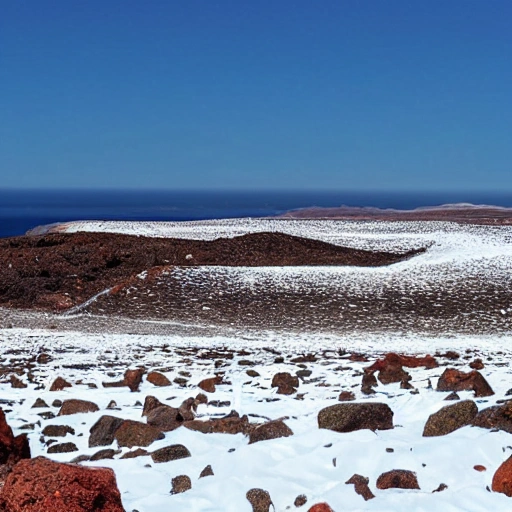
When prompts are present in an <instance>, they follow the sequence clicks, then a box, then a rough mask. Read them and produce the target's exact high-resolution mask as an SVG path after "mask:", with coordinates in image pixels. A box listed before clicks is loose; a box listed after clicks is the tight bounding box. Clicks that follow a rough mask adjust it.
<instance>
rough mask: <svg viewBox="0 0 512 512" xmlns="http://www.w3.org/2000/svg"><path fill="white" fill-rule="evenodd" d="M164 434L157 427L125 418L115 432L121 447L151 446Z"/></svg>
mask: <svg viewBox="0 0 512 512" xmlns="http://www.w3.org/2000/svg"><path fill="white" fill-rule="evenodd" d="M164 437H165V436H164V434H163V433H162V432H161V431H160V430H159V429H158V428H156V427H152V426H151V425H146V424H145V423H140V422H138V421H133V420H124V421H123V422H122V423H121V425H120V426H119V427H118V428H117V430H116V431H115V433H114V439H116V440H117V443H118V445H119V446H120V447H122V446H126V447H128V448H133V447H134V446H149V445H150V444H151V443H153V442H154V441H157V440H159V439H163V438H164Z"/></svg>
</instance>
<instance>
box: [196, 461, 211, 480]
mask: <svg viewBox="0 0 512 512" xmlns="http://www.w3.org/2000/svg"><path fill="white" fill-rule="evenodd" d="M205 476H213V469H212V467H211V466H210V464H208V466H206V467H205V468H204V469H203V471H201V474H200V475H199V478H204V477H205Z"/></svg>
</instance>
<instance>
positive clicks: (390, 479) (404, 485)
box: [377, 469, 420, 489]
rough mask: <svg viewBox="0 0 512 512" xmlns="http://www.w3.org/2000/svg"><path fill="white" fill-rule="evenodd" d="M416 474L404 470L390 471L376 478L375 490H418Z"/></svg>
mask: <svg viewBox="0 0 512 512" xmlns="http://www.w3.org/2000/svg"><path fill="white" fill-rule="evenodd" d="M419 488H420V486H419V485H418V479H417V478H416V473H414V472H412V471H408V470H406V469H392V470H391V471H386V472H385V473H382V474H381V475H380V476H379V478H377V489H419Z"/></svg>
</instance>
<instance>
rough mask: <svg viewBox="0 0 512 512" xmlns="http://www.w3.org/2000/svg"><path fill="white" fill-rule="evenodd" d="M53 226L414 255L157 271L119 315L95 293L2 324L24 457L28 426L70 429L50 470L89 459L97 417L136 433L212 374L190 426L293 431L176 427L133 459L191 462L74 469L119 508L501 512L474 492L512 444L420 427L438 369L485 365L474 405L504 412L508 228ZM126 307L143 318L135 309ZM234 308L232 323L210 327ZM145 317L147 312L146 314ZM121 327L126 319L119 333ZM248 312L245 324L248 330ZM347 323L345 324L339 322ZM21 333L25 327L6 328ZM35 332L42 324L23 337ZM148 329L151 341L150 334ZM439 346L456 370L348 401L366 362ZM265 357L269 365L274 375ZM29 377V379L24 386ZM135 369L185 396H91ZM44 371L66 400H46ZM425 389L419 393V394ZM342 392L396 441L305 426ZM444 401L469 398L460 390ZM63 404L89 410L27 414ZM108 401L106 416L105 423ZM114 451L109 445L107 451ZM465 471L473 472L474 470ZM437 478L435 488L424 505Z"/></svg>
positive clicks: (109, 391)
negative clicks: (112, 405) (102, 472)
mask: <svg viewBox="0 0 512 512" xmlns="http://www.w3.org/2000/svg"><path fill="white" fill-rule="evenodd" d="M60 230H65V231H68V232H73V231H108V232H122V233H130V234H135V235H145V236H165V237H177V238H195V239H213V238H218V237H229V236H237V235H242V234H245V233H249V232H255V231H280V232H284V233H288V234H292V235H296V236H303V237H309V238H316V239H319V240H323V241H327V242H331V243H334V244H339V245H344V246H349V247H355V248H363V249H370V250H389V251H408V250H410V249H412V248H419V247H427V248H428V250H427V251H426V252H425V253H424V254H421V255H419V256H417V257H414V258H412V259H410V260H408V261H405V262H402V263H399V264H396V265H391V266H389V267H382V268H357V267H316V268H313V267H297V268H228V267H215V268H212V267H209V268H188V269H187V268H181V269H169V271H168V273H167V274H165V272H164V273H163V274H162V278H161V279H154V280H153V281H151V282H149V281H150V280H149V279H142V278H143V277H145V276H141V279H139V280H137V281H136V284H134V285H133V287H132V288H128V290H127V291H126V297H124V296H123V297H121V299H122V300H121V299H118V298H117V297H118V296H116V297H114V299H115V300H118V302H115V303H113V305H112V304H110V307H111V310H110V312H109V311H108V306H109V303H108V300H110V299H109V295H108V294H104V295H102V296H100V297H98V298H97V300H95V301H93V302H92V303H91V304H89V305H87V306H86V307H84V308H82V310H80V314H79V315H76V314H75V315H69V316H52V315H47V316H46V317H45V316H44V315H41V314H35V313H34V314H32V313H30V314H29V313H16V315H12V318H13V319H14V320H12V323H13V325H14V327H15V328H10V329H8V328H5V329H0V346H1V347H2V355H1V357H2V361H1V368H2V370H3V375H4V379H3V382H2V383H0V398H1V399H2V400H3V402H2V404H3V405H2V407H3V408H4V409H7V410H10V412H8V413H7V418H8V421H9V423H10V424H11V425H12V426H13V427H14V430H15V433H19V432H22V431H24V430H20V428H21V427H23V425H26V424H27V423H36V425H35V427H34V429H33V430H32V431H30V430H29V431H28V432H29V438H30V443H31V448H32V452H33V455H38V454H46V450H47V446H46V445H45V444H44V442H45V441H46V440H47V439H45V438H41V431H42V429H43V428H44V426H46V425H49V424H65V425H69V426H71V427H73V428H74V429H75V435H73V436H70V435H68V436H66V438H64V439H62V441H66V442H67V441H72V442H74V443H75V444H76V445H77V447H78V452H73V453H67V454H60V455H50V456H51V457H52V458H54V459H56V460H59V461H70V460H72V459H73V458H74V457H75V456H76V455H78V454H89V455H92V454H93V453H96V452H97V451H98V450H99V449H100V448H99V447H98V448H88V436H89V429H90V427H91V426H92V425H93V424H94V423H95V422H96V420H97V419H98V418H99V417H100V416H101V415H104V414H110V415H114V416H119V417H122V418H126V419H134V420H138V421H145V420H144V418H141V412H142V407H141V405H140V404H141V403H143V402H144V399H145V397H146V396H148V395H153V396H156V397H157V398H158V399H159V400H161V401H162V402H164V403H166V404H169V405H172V406H179V405H180V404H181V403H182V401H183V400H185V399H186V398H189V397H194V396H196V395H197V393H199V392H200V391H201V390H200V389H199V388H198V386H197V384H198V383H199V382H200V381H201V380H202V379H204V378H207V377H211V376H213V375H214V373H215V372H216V371H222V372H224V375H225V376H224V379H225V381H227V382H230V384H225V385H220V386H218V388H217V391H216V392H215V393H213V394H210V395H209V397H208V398H209V399H210V400H219V401H221V402H222V401H225V402H229V405H225V406H222V407H216V406H213V405H208V406H207V405H200V406H199V408H198V411H197V412H198V417H199V418H208V417H221V416H223V415H225V414H228V413H229V412H230V411H231V410H232V409H234V410H236V411H238V413H240V414H241V415H242V414H248V415H252V416H250V419H251V421H256V422H258V421H264V420H265V419H277V418H283V417H284V418H286V419H285V423H286V424H287V425H288V426H289V427H290V428H291V429H292V431H293V432H294V435H292V436H290V437H286V438H281V439H274V440H270V441H263V442H259V443H256V444H251V445H249V444H248V439H247V438H246V437H244V436H243V435H242V434H237V435H230V434H201V433H199V432H194V431H191V430H188V429H186V428H184V427H180V428H178V429H177V430H175V431H173V432H169V433H167V434H166V436H165V439H163V440H161V441H157V442H155V443H154V444H153V445H151V447H149V451H153V450H155V449H157V448H160V447H163V446H167V445H170V444H176V443H180V444H184V445H185V446H186V447H187V448H188V449H189V450H190V452H191V454H192V456H191V457H190V458H186V459H181V460H177V461H173V462H168V463H162V464H156V463H153V461H152V459H151V458H150V457H149V456H143V457H139V458H135V459H120V456H121V455H122V454H123V453H125V452H126V451H127V449H126V448H125V449H123V451H122V453H120V454H119V455H116V457H115V458H114V459H113V460H101V461H99V462H94V463H92V462H84V464H87V465H103V466H109V467H112V468H113V469H114V470H115V473H116V476H117V480H118V484H119V488H120V490H121V494H122V499H123V503H124V506H125V508H126V510H127V511H128V512H131V511H132V510H137V511H139V512H160V511H162V512H165V511H169V510H179V511H192V512H221V511H222V512H229V511H233V512H235V511H236V512H244V511H247V512H250V511H251V506H250V504H249V502H248V501H247V500H246V497H245V495H246V492H247V491H248V490H249V489H251V488H255V487H256V488H263V489H265V490H267V491H268V492H269V493H270V496H271V498H272V501H273V503H274V506H275V510H276V511H278V512H281V511H285V510H288V509H290V510H295V509H296V508H295V506H294V504H293V503H294V500H295V498H296V497H297V496H298V495H300V494H305V495H306V496H307V499H308V502H307V504H306V505H304V506H303V507H301V508H300V509H298V510H304V511H305V510H308V508H309V507H310V506H311V505H313V504H314V503H316V502H320V501H326V502H328V503H329V504H330V506H331V507H332V508H333V509H334V511H335V512H340V511H378V512H388V511H389V512H400V511H403V512H411V511H418V512H422V511H429V512H430V511H438V510H442V511H443V512H455V511H460V512H462V511H472V512H484V511H485V512H488V511H491V510H492V511H507V510H511V509H512V498H508V497H506V496H504V495H502V494H498V493H492V492H489V490H488V488H490V486H491V481H492V476H493V474H494V472H495V471H496V469H497V468H498V466H499V465H500V464H501V463H502V462H503V461H504V460H506V459H507V458H508V457H509V456H510V455H511V454H512V438H511V435H510V434H508V433H506V432H503V431H496V432H495V431H490V430H485V429H481V428H476V427H470V426H466V427H463V428H461V429H459V430H457V431H455V432H452V433H451V434H448V435H446V436H443V437H422V432H423V427H424V425H425V422H426V420H427V418H428V417H429V415H430V414H432V413H433V412H435V411H437V410H439V409H440V408H441V407H443V406H445V405H447V404H451V403H453V402H445V401H444V399H445V397H446V395H447V393H443V392H437V391H435V388H436V383H437V379H438V377H439V376H440V375H441V373H442V372H443V370H444V368H445V367H446V366H455V367H457V368H459V369H461V370H464V371H469V369H470V368H469V363H470V362H471V361H473V360H474V359H475V358H481V359H482V360H483V362H484V363H485V368H484V369H483V370H482V371H481V373H482V374H483V375H484V377H485V378H486V379H487V380H488V382H489V384H490V385H491V386H492V388H493V389H494V391H495V395H493V396H491V397H489V398H484V399H475V402H476V404H477V406H478V408H479V409H483V408H486V407H488V406H491V405H494V404H495V403H496V402H497V400H501V399H504V398H505V396H506V392H507V391H508V390H509V389H510V388H512V369H511V367H510V360H511V356H512V336H511V334H510V333H511V331H510V329H511V325H512V324H511V323H510V320H509V318H510V317H512V299H511V297H512V296H511V295H510V285H511V276H512V228H511V227H491V226H471V225H459V224H452V223H441V222H391V223H390V222H340V221H324V220H322V221H299V220H293V221H286V220H277V219H238V220H237V219H235V220H226V221H204V222H191V223H187V222H181V223H151V222H145V223H135V222H123V223H121V222H99V221H98V222H74V223H69V224H67V225H65V226H63V227H61V228H60ZM171 287H175V288H177V289H182V290H183V293H182V295H179V301H178V300H176V297H178V295H177V294H176V293H177V292H176V293H174V292H173V293H174V295H172V294H171V295H166V294H165V293H163V292H162V290H168V289H170V288H171ZM180 293H181V292H180ZM152 294H153V297H156V298H155V299H153V298H152V296H151V295H152ZM168 297H172V298H173V300H174V302H170V301H169V300H167V299H168ZM114 299H112V300H114ZM308 300H309V301H310V302H308ZM152 301H154V302H152ZM180 301H181V302H180ZM141 302H142V303H143V304H145V305H146V306H147V305H148V304H149V305H150V306H151V307H150V308H149V307H148V308H145V307H143V306H140V305H139V304H140V303H141ZM133 304H136V305H135V306H133ZM275 305H279V307H278V308H277V309H276V308H274V306H275ZM235 306H236V307H238V308H239V310H237V312H236V313H237V315H238V316H236V317H233V318H229V319H228V321H225V319H226V315H227V314H228V313H230V311H231V309H232V308H234V307H235ZM102 308H105V309H104V310H103V309H102ZM159 308H161V309H159ZM179 308H181V309H179ZM112 311H114V312H115V313H112ZM306 311H307V312H308V313H306ZM155 312H156V313H157V314H156V317H152V316H151V315H153V314H155ZM438 312H439V313H438ZM150 313H151V314H150ZM181 313H183V314H181ZM334 313H335V314H336V319H334ZM123 315H125V317H128V316H129V317H130V319H126V320H125V321H123ZM166 315H167V316H166ZM255 316H258V317H259V320H260V321H259V322H253V321H252V319H253V318H254V317H255ZM347 317H348V318H349V319H351V320H350V321H348V320H344V318H347ZM461 318H462V319H466V320H464V321H461ZM331 320H332V321H331ZM334 320H336V321H334ZM370 320H371V321H370ZM441 320H442V321H441ZM0 321H1V322H2V323H3V325H7V324H8V322H9V315H8V312H5V311H3V310H2V311H0ZM24 322H26V325H31V326H32V327H33V328H32V329H22V328H19V326H22V325H23V324H24ZM365 322H366V324H365ZM81 323H82V324H83V326H84V328H83V329H80V325H81ZM38 325H44V326H47V327H50V326H51V327H52V328H51V329H38V328H37V326H38ZM365 325H366V328H364V326H365ZM151 326H153V327H152V328H154V332H156V333H157V334H151V332H153V331H151V328H150V327H151ZM433 326H435V328H434V327H433ZM71 329H76V331H73V330H71ZM85 331H87V332H85ZM468 332H471V333H473V334H467V333H468ZM128 333H137V334H128ZM213 349H215V350H218V351H219V352H221V353H225V354H226V357H223V358H222V360H223V362H222V363H218V364H217V366H216V365H215V360H214V359H212V358H203V357H202V355H204V354H205V353H206V352H207V351H209V350H213ZM447 350H455V351H457V352H458V353H460V356H461V357H460V359H458V360H456V361H450V360H447V359H446V358H443V357H438V361H439V363H440V365H441V366H440V367H438V368H435V369H431V370H426V369H423V368H416V369H409V370H408V371H409V373H410V374H411V376H412V381H411V384H412V385H413V386H414V388H416V389H417V390H418V391H419V393H417V394H416V393H411V392H410V391H409V390H403V389H400V386H399V384H389V385H387V386H384V385H382V384H380V383H379V386H378V388H377V393H376V394H375V395H372V396H366V395H363V394H362V393H361V390H360V385H361V376H362V370H363V369H364V368H365V367H367V366H369V365H370V364H371V363H372V362H374V361H375V360H376V359H377V358H378V357H379V356H381V355H382V354H384V353H387V352H390V351H395V352H398V353H404V354H411V355H412V354H420V355H423V354H432V355H433V354H435V353H436V352H439V353H441V354H442V353H445V352H446V351H447ZM41 353H47V354H49V355H50V356H51V358H52V359H51V361H50V362H49V363H45V364H38V363H35V362H34V357H35V356H37V355H38V354H41ZM277 353H279V354H280V355H281V356H282V357H283V358H284V361H283V362H277V363H276V362H275V359H276V357H277V356H278V354H277ZM308 353H314V354H316V356H317V360H316V361H314V362H306V363H304V364H297V363H292V362H291V359H292V358H293V357H295V356H297V355H301V354H308ZM352 353H358V354H366V355H367V356H368V359H369V360H368V362H357V361H352V360H350V359H349V356H350V354H352ZM228 354H232V355H233V358H232V359H230V358H229V357H228ZM242 359H245V360H249V361H251V362H252V363H254V365H253V366H251V367H250V368H251V369H252V370H255V371H256V372H258V374H259V376H255V377H251V376H249V375H248V374H247V373H246V372H247V368H248V367H247V366H242V365H240V364H238V363H239V361H240V360H242ZM217 361H218V359H217ZM29 364H30V365H31V366H30V373H31V374H32V376H33V377H32V378H33V380H34V381H35V382H36V383H38V384H36V383H30V382H29V381H28V375H27V367H28V366H27V365H29ZM219 365H220V366H219ZM137 366H144V367H145V368H146V370H148V371H150V370H159V371H162V372H163V373H164V374H165V375H166V376H167V377H168V378H169V379H170V380H171V381H174V379H175V378H177V377H181V378H186V379H187V383H186V385H185V386H184V387H183V386H181V385H179V384H177V383H174V382H173V384H172V385H171V386H169V387H163V388H158V387H155V386H153V385H152V384H150V383H149V382H147V381H146V380H144V382H143V383H142V385H141V388H140V391H138V392H135V393H130V392H129V391H128V389H127V388H104V387H102V384H101V383H102V382H103V381H112V380H115V379H117V378H119V377H121V376H122V374H123V373H124V371H125V370H126V369H128V368H135V367H137ZM304 369H306V370H310V371H311V372H312V373H311V375H310V376H308V377H305V378H303V379H302V380H301V382H300V385H299V388H298V390H297V393H296V394H293V395H290V396H284V395H277V394H276V389H275V388H271V386H270V384H271V379H272V376H273V375H274V374H276V373H277V372H280V371H285V372H290V373H291V374H295V372H296V371H298V370H304ZM16 370H22V372H24V373H23V375H21V377H20V378H21V379H22V380H23V381H25V382H27V384H28V387H27V388H25V389H14V388H12V387H11V385H10V383H9V375H10V373H11V372H14V371H16ZM57 376H61V377H64V378H65V379H66V380H68V381H70V382H71V383H73V387H72V388H69V389H66V390H64V391H59V392H50V391H49V387H50V385H51V383H52V382H53V380H54V379H55V378H56V377H57ZM428 379H430V381H431V383H432V386H433V389H430V388H429V387H428ZM79 382H82V384H80V383H79ZM87 384H95V385H96V386H97V388H90V387H88V386H87ZM341 391H352V392H354V393H355V395H356V401H358V402H361V401H362V402H385V403H386V404H388V405H389V406H390V407H391V409H392V410H393V412H394V418H393V422H394V425H395V428H394V429H392V430H386V431H376V432H372V431H369V430H361V431H356V432H352V433H344V434H341V433H336V432H332V431H329V430H321V429H319V428H318V424H317V414H318V412H319V411H320V410H321V409H322V408H324V407H326V406H329V405H333V404H336V403H338V395H339V393H340V392H341ZM459 395H460V397H461V399H474V398H473V396H472V395H473V393H472V392H460V393H459ZM36 398H42V399H44V400H45V401H46V402H47V403H48V404H49V405H50V407H49V408H48V409H32V408H31V406H32V404H33V403H34V401H35V400H36ZM67 398H81V399H85V400H91V401H93V402H95V403H96V404H97V405H98V406H99V407H100V411H98V412H95V413H89V414H77V415H72V416H60V417H55V418H53V419H47V420H43V419H42V418H41V417H40V416H39V415H38V413H40V412H41V411H43V412H45V411H46V412H47V411H48V410H51V411H53V412H54V413H55V414H56V413H57V411H58V409H57V408H55V407H51V403H52V402H53V400H54V399H61V400H64V399H67ZM276 399H277V400H276ZM111 400H115V401H116V402H117V404H118V406H119V407H120V409H121V410H119V411H116V410H114V411H112V410H107V409H106V407H107V404H108V403H109V402H110V401H111ZM137 403H138V404H139V405H137ZM9 404H10V405H9ZM25 432H26V430H25ZM113 448H117V446H116V445H115V443H114V446H113ZM388 449H392V451H391V450H388ZM207 465H211V466H212V469H213V472H214V476H209V477H205V478H201V479H199V474H200V472H201V471H202V470H203V468H204V467H205V466H207ZM475 465H483V466H485V467H486V468H487V470H486V471H484V472H478V471H476V470H475V469H474V466H475ZM391 469H406V470H412V471H414V472H416V474H417V477H418V482H419V485H420V487H421V490H397V489H395V490H392V489H391V490H378V489H377V488H376V479H377V477H378V476H379V475H380V474H381V473H383V472H385V471H388V470H391ZM354 473H358V474H361V475H363V476H366V477H368V478H369V480H370V482H369V486H370V488H371V490H372V491H373V493H374V494H375V496H376V497H375V499H373V500H370V501H368V502H365V501H364V500H363V498H362V497H361V496H359V495H357V494H356V493H355V492H354V487H353V486H352V485H346V484H345V482H346V481H347V480H348V479H349V478H350V477H351V476H352V475H353V474H354ZM182 474H186V475H188V476H189V477H190V478H191V480H192V489H191V490H189V491H187V492H185V493H183V494H177V495H171V494H170V490H171V479H172V478H173V477H175V476H177V475H182ZM441 483H444V484H446V485H447V486H448V488H447V489H446V490H444V491H442V492H436V493H432V491H433V490H434V489H436V488H438V486H439V485H440V484H441Z"/></svg>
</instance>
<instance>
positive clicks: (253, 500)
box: [245, 489, 272, 512]
mask: <svg viewBox="0 0 512 512" xmlns="http://www.w3.org/2000/svg"><path fill="white" fill-rule="evenodd" d="M245 496H246V498H247V500H248V501H249V503H250V504H251V506H252V512H269V511H270V505H272V500H271V499H270V494H269V493H268V492H267V491H265V490H263V489H250V490H249V491H247V494H246V495H245Z"/></svg>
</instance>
